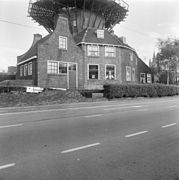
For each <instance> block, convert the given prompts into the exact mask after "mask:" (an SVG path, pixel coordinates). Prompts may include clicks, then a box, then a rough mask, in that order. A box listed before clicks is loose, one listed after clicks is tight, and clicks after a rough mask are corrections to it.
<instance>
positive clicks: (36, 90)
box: [26, 86, 44, 93]
mask: <svg viewBox="0 0 179 180" xmlns="http://www.w3.org/2000/svg"><path fill="white" fill-rule="evenodd" d="M43 90H44V89H43V88H40V87H31V86H27V87H26V92H28V93H40V92H42V91H43Z"/></svg>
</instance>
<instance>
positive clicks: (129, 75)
mask: <svg viewBox="0 0 179 180" xmlns="http://www.w3.org/2000/svg"><path fill="white" fill-rule="evenodd" d="M126 81H131V67H130V66H126Z"/></svg>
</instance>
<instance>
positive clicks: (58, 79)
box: [38, 16, 84, 89]
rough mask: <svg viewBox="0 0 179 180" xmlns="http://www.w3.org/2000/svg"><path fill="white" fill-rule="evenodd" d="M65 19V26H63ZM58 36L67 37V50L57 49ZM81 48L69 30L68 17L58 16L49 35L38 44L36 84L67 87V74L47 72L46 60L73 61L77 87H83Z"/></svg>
mask: <svg viewBox="0 0 179 180" xmlns="http://www.w3.org/2000/svg"><path fill="white" fill-rule="evenodd" d="M64 21H66V22H67V23H66V27H64V24H63V23H64ZM59 36H65V37H67V50H62V49H59ZM82 53H83V52H82V50H81V49H80V48H79V47H78V46H76V44H75V42H74V40H73V37H72V35H71V33H70V30H69V25H68V19H67V18H65V17H62V16H59V18H58V21H57V26H56V28H55V30H54V32H53V33H52V34H51V36H50V37H49V38H48V39H47V40H46V41H45V42H43V43H42V44H39V46H38V86H40V87H55V88H59V87H61V88H68V82H67V81H68V77H67V75H64V74H63V75H60V74H56V75H50V74H47V61H48V60H54V61H63V62H74V63H77V66H78V82H79V83H78V88H81V89H82V88H83V77H84V75H83V68H82V65H83V56H82Z"/></svg>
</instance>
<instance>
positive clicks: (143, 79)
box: [140, 73, 145, 83]
mask: <svg viewBox="0 0 179 180" xmlns="http://www.w3.org/2000/svg"><path fill="white" fill-rule="evenodd" d="M140 83H145V73H140Z"/></svg>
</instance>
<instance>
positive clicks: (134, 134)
mask: <svg viewBox="0 0 179 180" xmlns="http://www.w3.org/2000/svg"><path fill="white" fill-rule="evenodd" d="M147 132H148V131H140V132H137V133H133V134H128V135H126V136H125V137H126V138H128V137H133V136H137V135H140V134H144V133H147Z"/></svg>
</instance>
